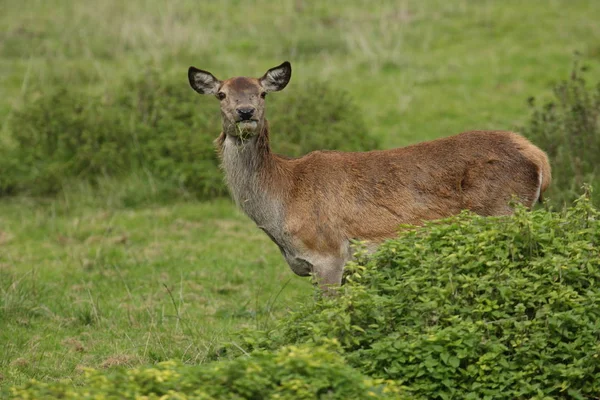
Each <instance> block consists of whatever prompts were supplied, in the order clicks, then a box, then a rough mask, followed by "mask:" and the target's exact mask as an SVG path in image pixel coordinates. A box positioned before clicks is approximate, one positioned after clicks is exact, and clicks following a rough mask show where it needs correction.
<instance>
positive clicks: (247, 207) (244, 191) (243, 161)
mask: <svg viewBox="0 0 600 400" xmlns="http://www.w3.org/2000/svg"><path fill="white" fill-rule="evenodd" d="M218 146H219V148H220V149H219V150H220V154H221V165H222V168H223V170H224V171H225V177H226V180H227V185H228V186H229V190H230V191H231V195H232V196H233V199H234V200H235V202H236V203H237V204H238V206H239V207H240V208H242V210H244V212H246V214H248V216H249V217H250V218H252V219H253V220H254V222H256V223H257V224H258V225H259V226H260V227H262V228H268V225H270V224H272V223H274V221H279V220H280V219H282V218H283V192H284V187H282V186H283V185H282V184H283V183H284V179H283V174H281V168H278V160H276V159H275V157H273V154H272V153H271V148H270V146H269V126H268V123H267V122H266V121H265V123H264V125H263V127H262V129H261V130H260V133H259V134H258V135H256V136H253V137H252V138H250V139H246V140H241V139H240V138H238V137H236V136H233V135H228V134H227V133H222V134H221V137H220V138H219V139H218Z"/></svg>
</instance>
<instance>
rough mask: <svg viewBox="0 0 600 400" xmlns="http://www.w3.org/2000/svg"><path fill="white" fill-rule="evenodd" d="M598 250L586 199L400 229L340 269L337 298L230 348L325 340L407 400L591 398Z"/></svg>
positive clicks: (597, 217) (598, 342) (597, 356)
mask: <svg viewBox="0 0 600 400" xmlns="http://www.w3.org/2000/svg"><path fill="white" fill-rule="evenodd" d="M599 248H600V213H599V212H598V211H597V210H596V209H594V208H593V206H592V205H591V203H590V201H589V199H588V198H587V197H582V198H581V199H579V200H578V203H577V204H576V205H575V206H574V207H573V208H570V209H568V210H566V211H565V212H564V213H562V214H558V213H552V212H548V211H545V210H538V211H534V212H527V211H525V210H524V209H523V208H517V211H516V214H515V215H514V216H512V217H502V218H500V217H497V218H484V217H479V216H475V215H470V214H467V213H463V214H461V215H459V216H457V217H455V218H451V219H449V220H446V221H444V223H430V224H428V225H427V226H425V227H424V228H408V227H407V228H406V229H405V230H403V231H402V232H401V234H400V236H399V238H398V239H395V240H390V241H388V242H386V243H385V244H383V245H382V247H381V248H380V250H378V252H377V253H376V254H375V255H373V256H372V257H371V258H370V259H365V258H364V257H359V260H358V262H356V263H351V264H350V265H349V266H348V271H347V283H346V285H345V286H343V287H342V288H341V289H340V293H339V295H338V296H336V297H335V298H332V299H328V298H324V299H320V300H319V301H317V302H316V304H315V305H308V306H304V307H303V308H302V309H301V310H300V311H298V312H295V313H293V314H292V315H291V316H290V317H289V318H288V319H286V320H284V321H283V322H282V323H281V325H280V326H279V327H277V328H275V329H273V330H272V331H269V332H267V333H266V334H264V333H263V334H260V333H254V334H251V333H246V334H245V336H244V337H243V338H242V340H243V341H242V345H245V346H246V347H247V348H261V347H267V348H276V347H278V346H281V345H288V344H290V343H320V342H321V341H323V338H335V339H336V340H338V341H339V342H340V343H341V344H342V346H343V348H344V350H345V358H346V360H347V361H348V362H349V363H350V365H352V366H354V367H356V368H358V369H359V370H360V371H362V372H363V373H365V374H367V375H369V376H373V377H377V378H384V379H392V380H395V381H396V382H397V383H398V384H399V385H401V386H403V387H405V388H406V390H407V391H409V392H411V393H413V394H414V395H416V396H417V398H426V399H525V398H536V399H545V398H577V399H584V398H596V396H597V395H598V393H600V253H599V252H598V249H599ZM225 350H227V348H226V349H225Z"/></svg>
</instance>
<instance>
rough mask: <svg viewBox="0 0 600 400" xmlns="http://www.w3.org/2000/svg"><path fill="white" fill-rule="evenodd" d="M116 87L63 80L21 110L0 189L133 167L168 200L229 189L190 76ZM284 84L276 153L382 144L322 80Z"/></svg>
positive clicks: (147, 76) (274, 114) (210, 117)
mask: <svg viewBox="0 0 600 400" xmlns="http://www.w3.org/2000/svg"><path fill="white" fill-rule="evenodd" d="M111 88H112V89H111V90H112V91H111V92H107V93H104V94H102V95H99V94H90V93H86V92H84V91H82V90H81V89H78V88H77V87H69V86H67V87H62V88H60V89H57V90H55V91H51V92H49V93H46V94H45V95H43V96H41V97H40V98H39V99H37V100H36V101H32V102H30V103H28V104H27V105H26V106H25V108H23V109H22V110H20V111H19V112H17V113H16V115H15V116H14V118H13V119H12V122H11V125H10V131H11V132H12V142H13V143H14V146H12V147H11V148H7V149H4V150H3V151H0V170H2V171H3V172H2V174H0V195H10V194H16V193H28V194H33V195H47V194H55V193H57V192H59V191H60V190H61V189H63V187H64V186H65V185H68V184H70V183H72V182H81V181H83V182H88V183H90V182H91V183H97V181H98V180H99V179H102V178H116V179H119V178H124V177H127V176H131V175H132V174H133V175H139V176H149V177H150V178H151V180H152V181H153V182H159V183H160V184H159V185H158V186H159V187H160V188H162V189H163V191H164V192H165V193H163V197H169V196H174V195H177V194H182V193H184V194H185V193H187V194H191V195H193V196H195V197H198V198H211V197H215V196H220V195H224V194H225V193H226V188H225V185H224V182H223V175H222V172H221V171H219V169H218V158H217V154H216V152H215V148H214V145H213V140H214V139H215V138H216V137H217V136H218V133H219V132H220V128H221V122H220V112H219V109H218V103H217V102H216V101H215V100H214V99H212V98H206V97H201V96H198V95H197V94H196V93H194V92H193V90H192V89H191V88H189V85H188V84H187V78H186V76H185V74H183V75H181V76H180V75H177V76H170V75H167V76H164V75H159V74H158V73H156V72H153V71H148V72H146V73H142V74H139V77H138V78H135V79H128V80H125V82H124V83H122V84H115V85H112V86H111ZM288 91H289V92H293V94H292V93H290V94H277V95H274V96H272V97H270V98H269V101H268V102H267V116H268V117H269V120H270V123H271V129H272V135H271V140H272V142H273V147H274V151H275V152H281V153H283V154H285V155H287V156H292V157H294V156H299V155H302V154H305V153H308V152H309V151H312V150H316V149H339V150H366V149H373V148H376V147H378V141H377V140H375V139H374V138H373V137H372V136H370V135H369V133H368V131H367V128H366V124H365V123H364V121H363V120H362V119H361V117H360V115H361V114H360V113H359V112H358V111H357V106H356V105H355V104H354V103H353V102H352V99H351V98H350V97H349V96H348V95H347V94H346V93H345V92H343V91H338V90H334V89H332V88H330V87H329V86H328V85H327V84H324V83H319V84H313V85H308V86H306V87H301V86H296V87H291V88H289V89H288ZM135 190H136V191H138V190H139V188H136V189H135Z"/></svg>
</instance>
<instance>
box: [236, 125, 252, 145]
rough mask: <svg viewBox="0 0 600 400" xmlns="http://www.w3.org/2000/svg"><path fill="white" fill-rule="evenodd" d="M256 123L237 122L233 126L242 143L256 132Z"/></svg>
mask: <svg viewBox="0 0 600 400" xmlns="http://www.w3.org/2000/svg"><path fill="white" fill-rule="evenodd" d="M257 125H258V123H257V122H256V121H239V122H238V123H236V124H235V126H236V128H237V133H238V137H239V138H240V140H241V141H242V143H243V142H244V141H245V140H248V139H250V138H251V137H252V136H253V135H254V132H255V131H256V128H257Z"/></svg>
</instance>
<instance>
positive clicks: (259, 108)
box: [188, 61, 292, 137]
mask: <svg viewBox="0 0 600 400" xmlns="http://www.w3.org/2000/svg"><path fill="white" fill-rule="evenodd" d="M291 77H292V66H291V65H290V63H289V62H287V61H286V62H284V63H283V64H281V65H279V66H277V67H274V68H271V69H270V70H268V71H267V72H266V73H265V74H264V75H263V76H262V77H261V78H246V77H237V78H231V79H227V80H225V81H220V80H219V79H217V78H215V76H214V75H213V74H211V73H210V72H207V71H203V70H201V69H197V68H194V67H190V69H189V70H188V78H189V80H190V85H191V86H192V88H193V89H194V90H195V91H197V92H198V93H200V94H211V95H214V96H215V97H216V98H217V99H219V101H220V102H221V117H222V120H223V132H225V133H226V134H227V135H233V136H241V137H250V136H254V135H257V134H258V133H259V132H260V131H261V130H262V128H263V126H264V121H265V96H266V95H267V93H269V92H277V91H279V90H282V89H283V88H285V87H286V85H287V84H288V82H289V81H290V78H291Z"/></svg>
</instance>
